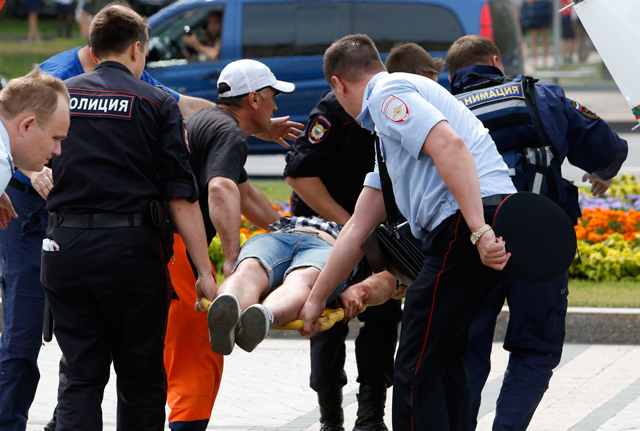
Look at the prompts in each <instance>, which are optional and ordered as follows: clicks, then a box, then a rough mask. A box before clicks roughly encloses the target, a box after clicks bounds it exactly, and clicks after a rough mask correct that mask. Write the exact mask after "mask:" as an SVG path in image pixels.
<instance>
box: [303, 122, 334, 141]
mask: <svg viewBox="0 0 640 431" xmlns="http://www.w3.org/2000/svg"><path fill="white" fill-rule="evenodd" d="M329 130H331V121H329V119H328V118H327V117H325V116H324V115H318V116H317V117H316V118H315V119H314V120H313V125H312V126H311V127H309V136H308V138H309V142H311V143H312V144H317V143H320V142H322V140H323V139H324V138H326V137H327V135H328V134H329Z"/></svg>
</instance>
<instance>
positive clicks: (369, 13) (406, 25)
mask: <svg viewBox="0 0 640 431" xmlns="http://www.w3.org/2000/svg"><path fill="white" fill-rule="evenodd" d="M292 23H293V25H292ZM353 33H365V34H367V35H369V37H371V38H372V39H373V41H374V42H375V43H376V46H377V47H378V50H379V51H380V52H388V51H390V50H391V48H392V47H393V45H395V44H396V43H398V42H409V41H410V42H415V43H417V44H419V45H420V46H422V47H423V48H424V49H426V50H427V51H444V50H447V49H448V48H449V46H450V45H451V44H452V43H453V42H454V41H455V40H456V39H458V38H459V37H461V36H464V31H463V30H462V26H461V24H460V22H459V21H458V19H457V18H456V16H455V15H454V14H453V13H452V12H451V11H450V10H449V9H447V8H445V7H442V6H435V5H428V4H419V3H381V2H357V3H356V2H314V1H303V2H293V3H249V4H245V5H244V6H243V20H242V41H243V47H242V56H243V57H245V58H261V57H289V56H298V55H323V54H324V51H325V50H326V49H327V48H328V47H329V45H331V43H332V42H333V41H334V40H336V39H339V38H341V37H343V36H346V35H348V34H353Z"/></svg>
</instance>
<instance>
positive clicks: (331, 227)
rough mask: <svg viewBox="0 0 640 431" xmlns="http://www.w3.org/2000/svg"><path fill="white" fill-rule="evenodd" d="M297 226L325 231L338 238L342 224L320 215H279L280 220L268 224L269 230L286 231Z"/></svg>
mask: <svg viewBox="0 0 640 431" xmlns="http://www.w3.org/2000/svg"><path fill="white" fill-rule="evenodd" d="M297 227H312V228H315V229H318V230H321V231H323V232H326V233H328V234H329V235H331V236H332V237H334V238H338V234H339V233H340V230H341V229H342V225H339V224H337V223H335V222H332V221H326V220H325V219H323V218H320V217H280V220H278V221H277V222H275V223H273V224H271V225H269V232H272V231H279V230H282V231H285V232H286V231H288V230H292V229H295V228H297Z"/></svg>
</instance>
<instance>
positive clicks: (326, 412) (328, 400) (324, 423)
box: [318, 388, 344, 431]
mask: <svg viewBox="0 0 640 431" xmlns="http://www.w3.org/2000/svg"><path fill="white" fill-rule="evenodd" d="M318 405H319V406H320V424H321V426H320V431H344V427H343V426H342V424H343V423H344V413H343V412H342V388H339V389H336V390H333V391H327V392H318Z"/></svg>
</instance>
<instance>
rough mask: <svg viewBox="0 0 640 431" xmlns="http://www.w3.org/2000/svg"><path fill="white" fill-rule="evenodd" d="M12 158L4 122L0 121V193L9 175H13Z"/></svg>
mask: <svg viewBox="0 0 640 431" xmlns="http://www.w3.org/2000/svg"><path fill="white" fill-rule="evenodd" d="M13 171H14V167H13V159H12V158H11V143H10V142H9V133H8V132H7V129H5V127H4V124H2V121H0V194H2V193H4V190H5V189H6V188H7V185H8V184H9V180H10V179H11V175H13Z"/></svg>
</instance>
